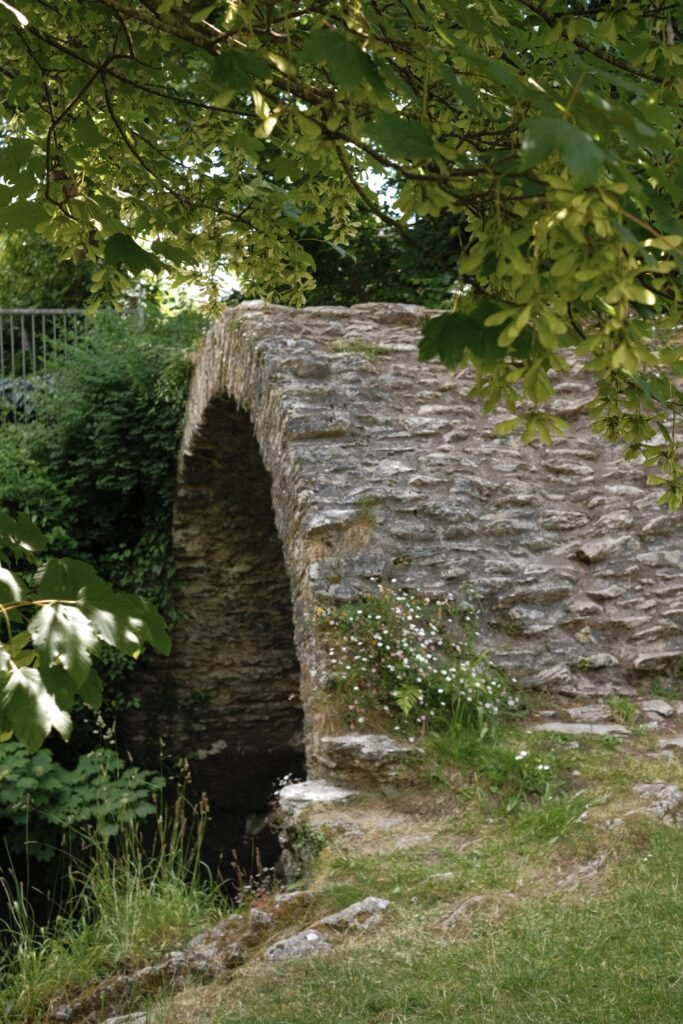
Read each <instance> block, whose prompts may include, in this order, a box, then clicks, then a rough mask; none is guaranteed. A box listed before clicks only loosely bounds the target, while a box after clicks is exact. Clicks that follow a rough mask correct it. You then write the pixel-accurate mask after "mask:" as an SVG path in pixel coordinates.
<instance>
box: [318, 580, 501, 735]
mask: <svg viewBox="0 0 683 1024" xmlns="http://www.w3.org/2000/svg"><path fill="white" fill-rule="evenodd" d="M321 616H322V622H323V627H324V629H325V631H326V634H327V636H328V639H329V649H328V656H329V664H330V668H331V676H332V680H333V684H334V686H335V687H336V688H337V690H338V692H339V693H341V694H342V695H343V698H344V700H345V702H346V711H347V714H348V719H349V721H350V724H351V726H352V728H354V729H358V730H360V731H363V729H364V728H367V725H366V722H367V719H368V717H369V716H370V717H375V718H376V716H377V713H378V712H379V713H380V714H381V715H384V716H386V717H387V719H391V720H395V721H396V722H397V724H395V725H394V729H396V730H397V731H401V732H404V733H406V734H407V735H408V737H409V739H411V740H412V741H414V740H415V739H416V738H417V736H418V735H424V734H426V733H427V732H429V731H432V730H434V729H436V730H444V729H446V728H449V727H451V726H452V725H453V724H455V725H457V726H458V727H460V728H462V729H466V730H471V731H473V732H476V733H478V734H479V735H480V736H483V735H486V734H487V733H490V732H491V731H493V730H494V729H495V725H496V722H497V721H498V719H499V718H500V716H501V715H502V714H504V713H506V712H512V711H515V710H516V709H517V708H518V699H517V697H516V696H515V695H514V694H513V692H512V690H511V688H510V684H509V681H508V679H507V678H506V676H505V675H504V673H503V672H501V671H500V670H499V669H497V668H495V666H494V665H492V663H491V661H490V660H489V658H488V655H487V654H486V653H485V652H483V651H481V650H479V649H478V647H477V633H476V628H475V621H474V612H473V610H472V608H471V607H470V606H464V607H459V606H458V605H457V604H456V603H455V602H454V600H453V599H452V598H448V599H445V600H442V599H430V598H426V597H421V596H418V595H413V594H406V593H400V592H397V591H396V590H394V589H393V588H392V587H386V586H385V587H380V588H379V591H378V593H376V594H372V595H369V596H367V597H364V598H363V599H361V600H359V601H355V602H349V603H347V604H344V605H341V606H340V607H338V608H335V609H334V610H332V611H331V612H321Z"/></svg>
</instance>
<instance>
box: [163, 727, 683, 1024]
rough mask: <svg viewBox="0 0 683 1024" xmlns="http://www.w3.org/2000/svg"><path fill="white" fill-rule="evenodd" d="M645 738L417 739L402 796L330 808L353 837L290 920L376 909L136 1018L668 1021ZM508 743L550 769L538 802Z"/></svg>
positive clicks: (657, 775) (507, 735)
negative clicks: (288, 953) (326, 943)
mask: <svg viewBox="0 0 683 1024" xmlns="http://www.w3.org/2000/svg"><path fill="white" fill-rule="evenodd" d="M653 744H654V741H653V738H652V737H651V736H649V735H645V736H638V735H636V736H633V737H631V738H630V739H629V740H628V741H625V742H624V743H620V744H618V745H616V746H615V745H610V744H607V743H605V742H604V741H603V740H602V738H600V737H597V736H586V737H581V738H580V739H579V741H578V742H577V741H575V740H574V739H572V740H571V741H569V740H567V739H566V738H565V737H562V736H560V735H553V734H549V733H538V734H534V735H531V734H529V733H526V732H524V731H523V730H522V727H521V726H520V725H518V724H515V723H514V722H513V723H512V724H509V725H508V726H507V727H506V728H505V729H504V730H502V732H501V733H500V734H499V735H498V737H497V739H496V740H495V741H494V740H488V741H487V740H486V738H485V741H484V742H481V741H476V740H473V738H472V737H471V736H469V737H467V736H463V734H460V735H458V734H457V733H455V732H454V733H452V734H449V735H447V736H441V737H438V738H434V740H433V741H432V742H431V743H430V744H428V750H427V754H426V757H425V765H424V768H423V772H422V775H421V776H420V777H416V778H413V780H412V785H411V784H409V783H408V781H407V780H406V782H405V784H402V785H400V786H398V787H396V788H395V789H394V790H392V791H390V792H388V793H387V792H385V793H384V794H379V795H378V794H374V796H373V795H368V794H366V795H365V796H364V797H363V798H362V799H361V800H360V802H359V803H358V805H357V807H356V808H355V810H354V808H353V807H351V808H349V809H347V810H346V811H345V814H346V816H347V818H349V819H351V824H352V825H353V822H356V823H357V825H358V828H357V829H356V828H354V827H351V828H349V830H348V832H344V830H342V831H339V823H338V821H336V819H335V822H336V823H335V825H334V827H333V828H332V830H331V831H330V832H328V840H327V844H326V846H325V848H324V850H323V853H322V857H321V860H320V862H319V865H318V868H317V872H316V876H315V879H314V880H313V883H312V887H313V889H314V890H315V892H316V906H315V910H312V911H311V915H312V916H310V917H309V919H307V923H312V921H313V920H314V919H315V917H319V916H321V915H322V914H323V913H325V912H328V911H331V910H336V909H339V908H341V907H344V906H347V905H348V904H349V903H351V902H354V901H356V900H359V899H362V898H363V897H365V896H367V895H375V896H382V897H385V898H386V899H388V900H389V901H390V909H389V912H388V915H387V917H386V919H385V922H384V924H383V925H382V927H381V928H380V929H378V930H377V931H375V932H374V933H372V934H370V935H368V936H364V937H358V936H355V937H352V938H349V939H347V940H344V941H343V942H342V943H341V945H340V946H339V947H338V948H337V949H336V951H335V952H334V953H333V954H330V955H328V956H325V957H320V958H314V959H310V960H305V961H299V962H297V961H293V962H289V963H281V964H269V963H264V962H263V961H262V960H258V959H257V960H255V961H254V962H252V963H250V964H247V965H246V966H245V967H244V968H243V969H242V970H241V971H239V972H238V973H237V974H236V975H234V977H233V980H232V981H231V984H230V985H229V986H228V987H225V988H222V987H221V986H220V985H213V986H210V987H208V988H196V989H188V990H187V991H186V992H184V993H183V994H182V995H181V996H177V997H174V998H173V999H171V1000H169V1001H167V1002H165V1003H160V1004H158V1005H157V1007H156V1009H155V1010H154V1011H153V1012H152V1013H151V1015H150V1024H191V1022H193V1021H195V1020H197V1019H202V1020H203V1021H204V1024H253V1022H255V1021H259V1024H323V1022H324V1024H328V1022H335V1021H338V1022H343V1024H452V1022H453V1021H458V1024H679V1022H680V1021H681V1019H683V956H682V954H683V899H682V886H683V881H682V880H683V833H681V831H679V830H677V829H675V828H673V827H670V826H667V825H664V824H662V823H659V822H656V821H652V820H651V819H648V818H647V817H646V816H645V815H644V814H643V810H644V807H643V804H642V802H638V800H637V799H636V798H635V797H634V796H633V794H632V791H631V787H632V786H633V784H634V783H635V782H639V781H654V780H655V779H662V780H663V781H669V782H673V783H677V784H683V769H682V768H681V764H680V761H679V760H678V759H677V758H675V757H674V758H656V759H655V760H653V759H652V758H651V756H650V755H651V754H652V753H653V749H652V748H653ZM521 749H526V750H527V756H528V757H530V758H533V759H534V761H540V762H541V763H544V764H550V765H551V766H552V772H551V776H552V777H551V780H550V785H549V788H548V789H547V790H546V791H544V792H543V793H542V794H539V793H538V792H537V791H536V792H534V790H533V786H532V788H531V790H527V789H526V788H525V779H524V777H523V776H519V775H518V776H517V777H515V778H513V779H512V780H510V779H509V778H506V775H505V773H506V772H509V771H510V770H511V769H512V770H513V772H514V765H517V766H519V764H520V760H521V761H524V760H526V758H525V759H520V760H515V758H516V755H518V754H519V752H520V750H521ZM510 759H512V761H511V760H510ZM511 795H516V796H517V799H514V800H511V799H510V797H511ZM447 797H450V800H449V799H447ZM373 801H374V802H373ZM618 815H623V820H622V823H621V824H620V825H619V826H617V827H614V828H612V829H607V828H605V827H604V823H605V821H606V820H608V819H610V818H612V819H613V818H614V817H616V816H618ZM382 821H385V822H387V824H385V825H382ZM391 822H394V824H393V825H392V824H391ZM377 823H379V825H378V824H377ZM364 827H365V828H366V830H367V832H366V834H365V835H363V828H364ZM591 864H598V868H596V869H595V871H594V872H593V873H592V874H591V868H590V866H591ZM582 871H583V875H582ZM472 897H476V899H475V900H474V901H472V899H471V898H472ZM465 901H470V902H468V903H467V904H466V908H467V909H466V911H465V912H464V913H462V915H459V916H458V917H457V920H456V922H455V924H454V925H453V927H452V928H451V929H449V930H445V929H444V927H443V924H444V922H445V920H446V918H448V916H449V915H450V914H451V913H452V912H453V911H454V910H455V909H457V908H459V907H461V906H462V905H463V904H465ZM303 923H304V922H299V923H298V924H297V925H296V926H294V925H293V926H292V929H293V930H295V928H299V927H302V926H303Z"/></svg>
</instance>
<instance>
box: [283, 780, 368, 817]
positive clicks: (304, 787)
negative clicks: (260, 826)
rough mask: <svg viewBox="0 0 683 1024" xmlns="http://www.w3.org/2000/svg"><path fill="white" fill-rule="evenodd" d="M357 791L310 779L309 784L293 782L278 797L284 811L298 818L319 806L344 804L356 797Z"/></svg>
mask: <svg viewBox="0 0 683 1024" xmlns="http://www.w3.org/2000/svg"><path fill="white" fill-rule="evenodd" d="M355 795H356V794H355V791H354V790H352V789H347V788H345V787H342V786H336V785H334V784H333V783H331V782H326V781H324V780H323V779H309V780H308V781H307V782H293V783H290V785H288V786H284V787H283V788H282V789H281V790H280V792H279V795H278V802H279V804H280V808H281V809H282V811H283V812H284V813H285V814H287V815H288V816H291V817H293V818H297V817H298V816H299V815H300V814H301V812H302V811H304V810H308V809H311V808H312V807H314V806H315V805H319V804H333V803H344V802H345V801H346V800H350V799H351V797H352V796H355Z"/></svg>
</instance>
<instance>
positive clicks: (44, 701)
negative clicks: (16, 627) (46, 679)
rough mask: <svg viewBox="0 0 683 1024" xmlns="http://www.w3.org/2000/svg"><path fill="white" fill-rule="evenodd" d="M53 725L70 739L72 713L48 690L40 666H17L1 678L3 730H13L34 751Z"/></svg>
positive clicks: (0, 713) (0, 721)
mask: <svg viewBox="0 0 683 1024" xmlns="http://www.w3.org/2000/svg"><path fill="white" fill-rule="evenodd" d="M52 729H56V730H57V732H59V733H60V735H61V736H63V737H64V739H68V738H69V735H70V732H71V719H70V717H69V715H68V714H67V713H66V712H65V711H63V710H62V709H61V708H60V707H59V705H58V704H57V702H56V700H55V699H54V697H53V696H52V694H51V693H48V691H47V689H46V687H45V684H44V683H43V680H42V677H41V674H40V672H39V671H38V669H35V668H24V669H14V670H13V671H12V672H11V673H10V675H9V676H8V677H7V678H6V679H5V681H4V682H2V681H0V732H10V731H11V732H13V733H14V735H15V736H16V738H17V739H18V740H19V742H20V743H23V744H24V746H25V747H27V748H28V750H30V751H31V752H33V751H35V750H37V749H38V748H39V747H40V745H41V744H42V742H43V740H44V739H45V737H46V736H47V735H48V734H49V733H50V732H51V730H52Z"/></svg>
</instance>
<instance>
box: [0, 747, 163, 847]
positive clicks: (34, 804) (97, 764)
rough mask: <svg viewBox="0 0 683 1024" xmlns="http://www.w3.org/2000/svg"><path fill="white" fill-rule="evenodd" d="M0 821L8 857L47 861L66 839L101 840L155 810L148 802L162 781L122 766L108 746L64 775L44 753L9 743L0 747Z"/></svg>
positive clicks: (86, 757) (145, 772) (118, 758)
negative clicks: (91, 835) (91, 836)
mask: <svg viewBox="0 0 683 1024" xmlns="http://www.w3.org/2000/svg"><path fill="white" fill-rule="evenodd" d="M0 782H1V783H2V785H0V821H2V822H3V825H4V835H5V839H6V842H7V844H8V849H9V852H10V854H21V855H28V856H29V857H33V858H35V859H36V860H42V861H49V860H52V859H53V858H54V857H55V856H56V854H57V852H58V850H59V848H60V846H61V845H62V843H63V841H64V838H65V836H67V835H69V834H71V835H72V836H74V835H75V834H76V833H77V832H79V831H80V832H81V833H83V832H84V831H85V830H86V829H94V831H95V833H96V834H97V835H99V836H100V837H102V838H106V837H109V836H113V835H116V834H117V833H118V832H119V829H120V828H121V826H122V825H126V824H130V823H131V822H136V821H140V820H142V819H144V818H146V817H147V816H148V815H150V814H153V813H154V811H155V808H154V805H153V804H152V803H150V797H151V795H152V794H153V793H154V792H158V791H159V790H161V788H162V787H163V779H162V778H161V777H160V776H158V775H154V774H153V773H151V772H148V771H145V770H144V769H140V768H135V767H126V766H125V765H124V763H123V761H122V760H121V758H120V757H118V755H117V754H116V753H115V752H114V751H113V750H111V749H109V748H107V747H99V748H98V749H97V750H94V751H92V752H91V753H90V754H85V755H83V756H82V757H81V758H79V760H78V763H77V765H76V767H75V768H73V769H71V770H68V769H66V768H64V767H62V765H60V764H58V763H57V762H56V761H54V760H53V757H52V754H51V753H50V751H49V750H39V751H38V753H36V754H33V755H31V754H29V753H28V751H27V750H26V748H25V747H24V746H22V745H21V744H20V743H17V742H16V741H14V740H10V741H8V742H6V743H0Z"/></svg>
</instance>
